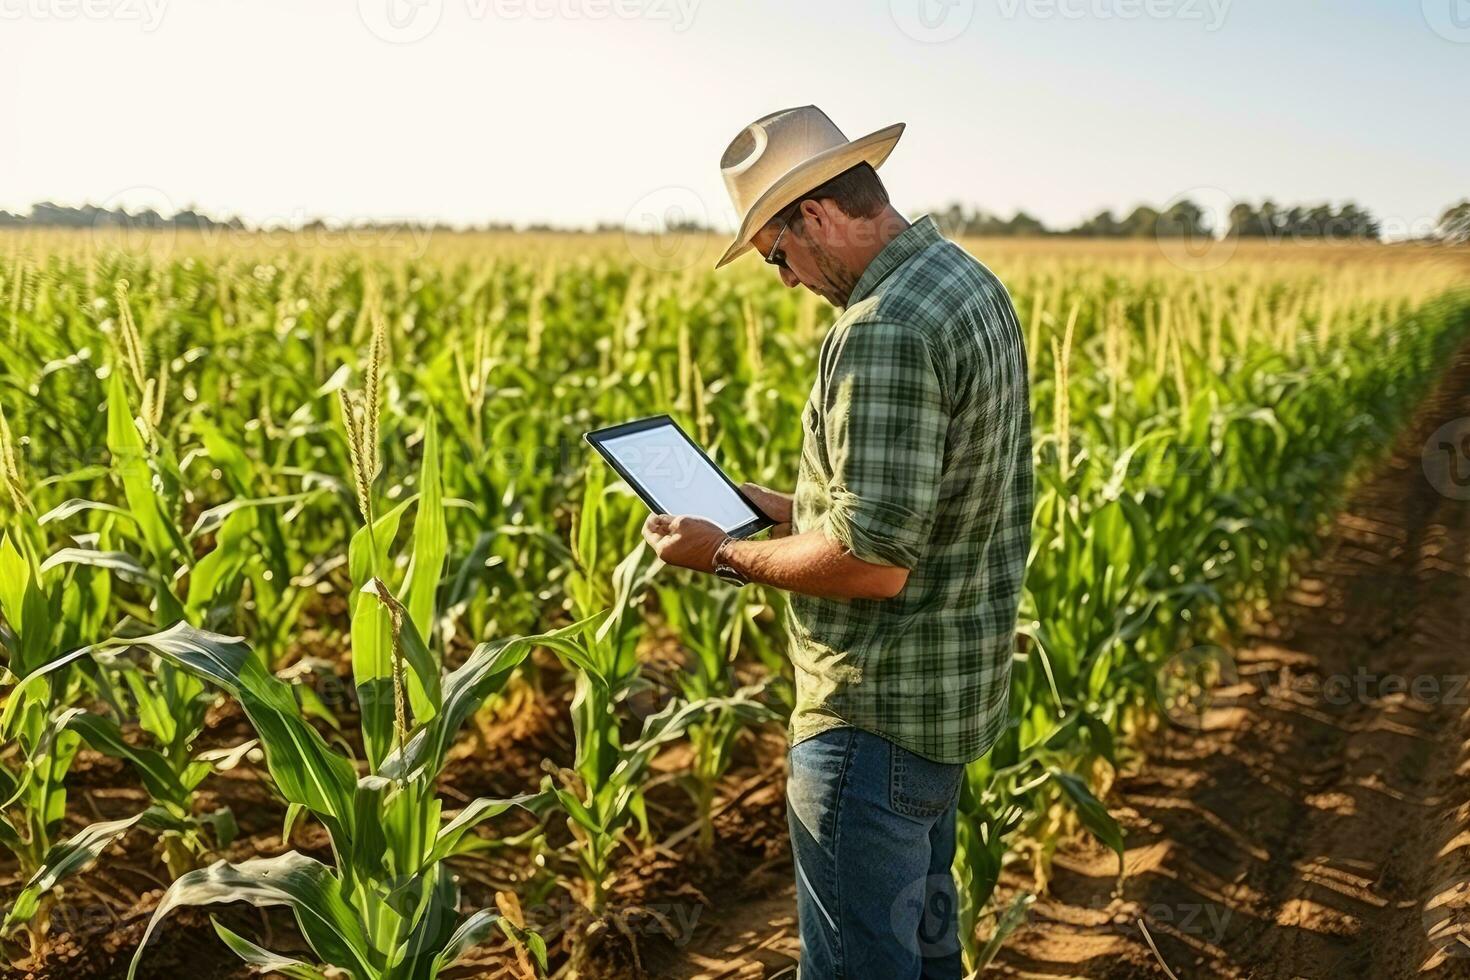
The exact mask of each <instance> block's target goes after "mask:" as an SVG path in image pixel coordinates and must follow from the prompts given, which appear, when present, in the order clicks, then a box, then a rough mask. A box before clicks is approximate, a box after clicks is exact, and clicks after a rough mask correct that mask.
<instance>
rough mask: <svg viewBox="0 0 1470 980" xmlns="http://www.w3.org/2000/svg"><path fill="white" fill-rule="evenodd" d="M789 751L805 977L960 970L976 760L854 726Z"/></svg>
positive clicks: (936, 975) (905, 977)
mask: <svg viewBox="0 0 1470 980" xmlns="http://www.w3.org/2000/svg"><path fill="white" fill-rule="evenodd" d="M787 761H788V777H787V784H786V812H787V821H788V823H789V825H790V829H791V852H792V858H793V859H794V861H795V864H796V913H797V921H798V923H799V925H800V928H801V972H800V974H799V976H800V980H869V978H872V980H920V978H922V980H941V978H942V980H958V978H959V977H960V975H961V962H960V943H959V933H958V925H957V912H958V899H957V896H956V892H955V882H954V876H953V874H952V873H951V870H950V867H951V865H952V864H953V863H954V853H955V807H956V805H957V803H958V801H959V789H960V780H961V779H962V778H963V776H964V772H965V767H964V766H962V765H946V764H943V763H939V762H930V761H929V760H928V759H925V758H923V757H922V756H918V755H915V754H914V753H912V752H909V751H908V750H907V749H903V748H900V747H899V746H897V745H894V744H893V743H891V742H889V741H887V740H886V739H884V738H880V737H879V736H877V735H873V734H871V733H869V732H865V731H861V730H859V729H856V728H847V727H843V728H835V729H831V730H829V731H826V732H823V733H822V734H820V735H816V736H813V737H811V738H808V739H806V740H805V741H802V742H799V743H798V744H796V745H794V746H792V747H791V750H790V752H789V754H788V755H787Z"/></svg>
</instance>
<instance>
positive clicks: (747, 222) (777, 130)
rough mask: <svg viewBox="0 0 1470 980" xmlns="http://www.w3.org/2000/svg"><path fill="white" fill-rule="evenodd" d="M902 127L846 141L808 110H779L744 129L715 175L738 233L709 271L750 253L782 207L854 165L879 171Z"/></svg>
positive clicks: (822, 115) (811, 107) (812, 109)
mask: <svg viewBox="0 0 1470 980" xmlns="http://www.w3.org/2000/svg"><path fill="white" fill-rule="evenodd" d="M903 126H904V124H903V123H894V124H893V125H892V126H885V127H884V128H882V129H880V130H878V131H877V132H876V133H869V134H868V135H867V136H864V137H861V138H860V139H855V140H849V139H848V138H847V137H846V136H844V135H842V130H840V129H838V128H837V125H836V124H835V123H833V122H832V120H831V119H828V118H827V114H826V113H825V112H823V111H822V110H821V109H818V108H817V107H816V106H814V105H807V106H802V107H800V108H799V109H782V110H781V111H780V112H773V113H771V114H770V115H769V116H764V117H762V118H760V119H757V120H756V121H755V122H753V123H751V124H750V125H749V126H746V127H745V128H744V129H743V130H741V131H740V135H739V136H736V137H735V139H733V140H732V141H731V142H730V145H729V146H727V147H725V155H724V156H723V157H721V158H720V173H721V175H722V176H724V178H725V189H726V190H727V191H729V192H730V201H731V203H732V204H734V205H735V211H736V213H737V214H740V215H742V219H741V222H740V231H739V233H738V234H737V235H736V236H735V241H733V242H732V243H731V244H730V247H729V248H728V249H727V250H726V251H725V254H724V255H723V256H722V257H721V258H720V261H718V262H716V263H715V268H716V269H718V268H719V267H720V266H722V265H724V264H725V263H726V262H729V261H730V260H731V259H733V258H735V257H736V256H737V255H739V254H741V253H742V252H744V251H745V250H746V249H748V248H750V240H751V239H752V238H754V237H755V233H756V232H758V231H760V230H761V227H762V226H763V225H765V223H766V222H767V221H770V220H771V219H772V218H774V217H775V216H776V215H777V213H779V212H780V210H781V209H782V208H784V207H786V205H788V204H790V203H791V202H792V201H795V200H796V199H797V198H799V197H801V195H803V194H805V193H806V192H807V191H810V190H811V189H812V188H814V187H820V186H821V185H822V184H825V183H826V182H827V181H829V180H831V179H832V178H833V177H836V176H837V175H838V174H840V173H842V172H843V171H844V170H847V169H849V168H851V167H855V166H857V165H858V164H860V163H867V164H870V165H872V167H873V168H874V169H877V168H878V167H880V166H882V165H883V161H884V160H886V159H888V154H889V153H891V152H892V151H893V147H894V144H896V143H897V142H898V137H899V136H900V135H901V134H902V133H903Z"/></svg>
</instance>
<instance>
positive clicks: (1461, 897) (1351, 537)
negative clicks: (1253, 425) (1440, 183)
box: [996, 347, 1470, 980]
mask: <svg viewBox="0 0 1470 980" xmlns="http://www.w3.org/2000/svg"><path fill="white" fill-rule="evenodd" d="M1466 417H1470V347H1466V348H1464V349H1462V350H1461V351H1460V352H1459V354H1458V355H1457V356H1456V357H1455V359H1454V361H1453V363H1452V365H1451V366H1450V369H1449V371H1448V372H1447V373H1446V375H1445V376H1444V377H1443V379H1442V381H1441V383H1440V384H1439V386H1438V387H1437V388H1436V390H1435V392H1434V393H1433V394H1432V395H1431V396H1430V397H1429V398H1428V399H1426V401H1425V402H1424V403H1423V404H1422V405H1421V406H1420V408H1419V410H1418V412H1417V413H1416V418H1415V421H1414V423H1413V424H1412V425H1410V426H1409V427H1408V429H1407V431H1405V432H1404V433H1403V434H1402V436H1401V438H1400V439H1399V440H1398V441H1397V443H1396V445H1395V448H1394V451H1393V453H1392V454H1391V455H1390V456H1389V458H1388V459H1387V460H1386V462H1385V463H1384V464H1383V465H1382V466H1381V467H1380V468H1379V469H1378V470H1377V472H1376V473H1375V474H1374V475H1373V476H1371V477H1370V478H1369V479H1368V480H1367V481H1366V482H1364V483H1363V484H1361V485H1360V486H1359V487H1358V488H1357V489H1356V491H1355V492H1354V493H1353V494H1352V498H1351V500H1350V502H1349V504H1348V506H1347V507H1346V508H1345V509H1344V510H1343V512H1342V513H1340V514H1339V515H1338V516H1337V518H1336V521H1335V524H1334V527H1333V529H1332V531H1331V533H1330V536H1329V539H1328V542H1327V547H1326V549H1325V550H1324V552H1323V553H1322V556H1321V557H1320V558H1319V559H1317V560H1316V561H1314V562H1312V563H1311V564H1310V565H1309V567H1308V569H1307V571H1306V572H1305V574H1304V575H1303V577H1302V578H1301V580H1300V581H1299V583H1298V584H1297V586H1296V587H1295V589H1294V590H1293V592H1292V593H1291V594H1290V595H1289V596H1288V597H1287V598H1286V599H1285V600H1284V601H1283V602H1281V603H1278V604H1277V608H1276V609H1275V610H1274V611H1273V617H1274V618H1273V619H1272V620H1271V621H1270V622H1269V623H1268V624H1267V625H1265V626H1263V627H1260V628H1258V631H1257V635H1255V636H1254V637H1252V639H1251V642H1249V643H1248V644H1247V645H1245V646H1244V647H1243V648H1242V649H1241V650H1239V651H1237V652H1236V653H1235V660H1236V667H1237V673H1238V680H1239V682H1238V683H1236V684H1234V685H1233V686H1232V687H1230V688H1228V689H1225V690H1222V691H1220V692H1218V694H1217V696H1216V699H1215V701H1214V702H1213V703H1212V704H1211V705H1210V706H1209V708H1208V709H1207V710H1206V711H1205V713H1204V714H1203V716H1202V719H1201V722H1202V723H1201V725H1200V726H1199V727H1200V730H1199V731H1185V730H1180V729H1178V728H1172V727H1171V728H1169V729H1168V730H1167V731H1164V732H1161V733H1160V734H1159V735H1158V736H1156V737H1155V739H1153V740H1152V742H1151V744H1150V745H1149V751H1148V758H1147V760H1146V761H1145V762H1144V763H1143V764H1142V768H1141V770H1140V771H1139V772H1137V773H1135V774H1132V775H1125V776H1124V777H1122V778H1120V780H1119V781H1118V784H1117V787H1116V789H1115V791H1114V794H1113V796H1112V797H1111V799H1110V806H1111V807H1112V808H1113V809H1114V810H1115V811H1120V815H1121V816H1122V818H1123V822H1124V826H1125V829H1126V831H1127V834H1128V849H1127V856H1126V866H1127V869H1128V877H1127V879H1126V881H1125V883H1124V886H1123V889H1122V894H1121V895H1116V894H1114V888H1115V885H1116V881H1115V878H1114V875H1115V871H1116V867H1117V865H1116V860H1115V859H1114V858H1113V856H1112V855H1111V854H1110V853H1106V852H1101V850H1100V849H1099V848H1097V847H1095V846H1093V845H1090V844H1086V843H1079V844H1075V845H1071V846H1068V847H1064V848H1063V849H1062V850H1061V851H1059V853H1058V855H1057V857H1056V863H1055V875H1054V877H1053V879H1052V884H1051V889H1050V894H1049V895H1048V896H1047V897H1045V898H1043V899H1042V900H1040V901H1038V903H1037V904H1036V906H1035V907H1034V908H1033V910H1032V914H1031V915H1030V917H1029V919H1028V921H1027V923H1026V924H1025V925H1024V926H1023V927H1022V928H1021V929H1019V930H1017V932H1016V933H1015V934H1013V935H1012V937H1011V939H1010V941H1009V942H1008V943H1007V945H1006V948H1005V949H1004V950H1003V951H1002V954H1001V955H1000V956H999V957H998V960H997V966H998V969H997V971H996V972H997V973H999V974H1000V975H1006V976H1018V977H1072V976H1082V977H1095V978H1122V977H1149V976H1164V975H1165V974H1164V971H1163V969H1162V968H1161V967H1160V966H1159V964H1158V961H1157V960H1156V959H1155V957H1154V955H1153V953H1152V952H1151V951H1150V950H1149V949H1148V946H1147V945H1146V943H1145V941H1144V938H1143V936H1142V934H1141V931H1140V930H1139V928H1138V926H1137V921H1136V920H1138V919H1139V918H1142V919H1143V921H1144V922H1145V923H1146V924H1147V926H1148V929H1149V932H1150V933H1151V934H1152V936H1153V937H1154V940H1155V941H1156V942H1157V944H1158V946H1159V951H1160V953H1161V955H1162V957H1163V959H1164V961H1165V962H1167V963H1168V964H1169V966H1170V967H1171V968H1172V969H1173V971H1174V973H1175V974H1176V975H1178V976H1179V977H1180V978H1181V980H1186V978H1194V977H1245V978H1277V977H1280V978H1296V977H1309V978H1319V977H1330V978H1334V980H1336V978H1343V980H1347V978H1352V980H1357V978H1365V980H1395V978H1408V977H1421V976H1434V977H1470V943H1467V941H1466V940H1465V939H1463V938H1461V937H1470V806H1467V804H1470V784H1467V782H1466V779H1465V777H1466V776H1467V775H1470V753H1467V751H1466V744H1467V737H1470V710H1467V707H1470V687H1467V684H1466V675H1467V674H1470V503H1467V502H1466V501H1461V500H1453V499H1450V498H1448V497H1446V496H1443V495H1441V494H1440V493H1438V492H1437V491H1436V490H1435V489H1434V488H1433V486H1431V484H1430V482H1429V480H1428V479H1427V478H1426V476H1425V474H1424V469H1423V457H1422V455H1421V453H1422V450H1423V447H1424V445H1425V442H1426V440H1427V439H1428V438H1429V437H1430V435H1431V434H1432V433H1434V432H1435V430H1436V429H1437V428H1438V427H1439V426H1440V425H1441V424H1444V423H1446V422H1449V421H1451V420H1454V419H1460V418H1466Z"/></svg>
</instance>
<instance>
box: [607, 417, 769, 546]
mask: <svg viewBox="0 0 1470 980" xmlns="http://www.w3.org/2000/svg"><path fill="white" fill-rule="evenodd" d="M602 446H603V448H604V449H606V450H607V451H608V452H609V453H611V454H612V455H613V457H614V458H615V459H616V460H617V461H618V463H619V464H620V465H621V466H622V467H623V468H624V469H626V470H627V471H628V472H629V473H630V474H632V475H633V477H634V479H636V480H637V481H638V483H639V485H641V486H642V487H643V489H644V490H645V491H647V492H648V495H649V496H651V497H652V498H653V499H654V500H655V501H656V502H657V503H658V506H659V509H660V510H662V511H663V512H664V513H666V514H693V515H695V516H696V517H703V518H707V519H708V520H711V521H714V522H715V523H716V524H718V525H719V526H720V530H722V531H733V530H734V529H735V528H737V527H741V526H743V525H746V524H749V523H750V522H751V521H753V520H755V519H756V518H758V517H759V516H760V515H759V514H757V513H755V512H754V511H753V510H751V509H750V506H749V505H747V504H746V503H745V501H744V500H741V499H740V496H739V494H737V493H736V492H735V491H734V490H732V489H731V488H730V485H729V484H728V483H726V482H725V479H724V477H722V476H721V475H720V471H719V470H717V469H715V467H714V465H713V464H711V463H709V462H708V461H707V460H706V459H705V458H704V457H703V456H701V455H700V454H699V451H698V450H696V449H695V448H694V446H693V445H691V444H690V442H689V440H688V439H685V438H684V436H683V434H682V433H681V432H680V431H679V430H678V429H677V428H676V427H674V426H672V425H660V426H655V427H654V428H651V429H644V430H642V431H640V432H632V433H629V434H628V435H625V436H617V437H614V438H612V439H605V440H603V443H602Z"/></svg>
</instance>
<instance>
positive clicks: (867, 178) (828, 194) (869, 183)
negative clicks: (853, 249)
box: [772, 163, 888, 227]
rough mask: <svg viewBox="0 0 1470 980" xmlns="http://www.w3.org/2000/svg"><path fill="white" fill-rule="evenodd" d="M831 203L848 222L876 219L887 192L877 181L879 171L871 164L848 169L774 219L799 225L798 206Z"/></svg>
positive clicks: (787, 207) (885, 203)
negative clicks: (811, 202) (787, 217)
mask: <svg viewBox="0 0 1470 980" xmlns="http://www.w3.org/2000/svg"><path fill="white" fill-rule="evenodd" d="M829 199H830V200H831V201H832V203H833V204H836V205H837V209H838V210H839V211H841V212H842V213H843V214H845V215H847V216H848V217H849V218H876V217H878V215H879V214H881V213H882V211H883V209H884V208H886V207H887V206H888V190H887V189H886V188H885V187H884V186H883V181H881V180H879V179H878V171H876V170H874V169H873V167H872V165H871V164H868V163H860V164H858V165H857V166H855V167H849V168H848V169H846V170H844V171H842V173H840V174H838V175H837V176H836V177H833V178H832V179H831V180H829V181H827V182H826V183H825V184H821V185H820V186H818V187H814V188H812V189H811V190H809V191H807V192H806V193H805V194H803V195H801V196H800V197H798V198H797V199H796V200H794V201H792V202H791V203H790V204H788V205H786V207H784V208H782V209H781V210H780V211H779V212H778V213H777V215H776V218H773V219H772V220H773V221H774V220H777V219H783V220H784V218H785V216H786V215H788V214H790V215H792V217H793V220H792V222H791V223H792V224H793V225H795V226H797V227H800V225H801V211H800V208H801V202H802V201H821V200H829Z"/></svg>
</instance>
